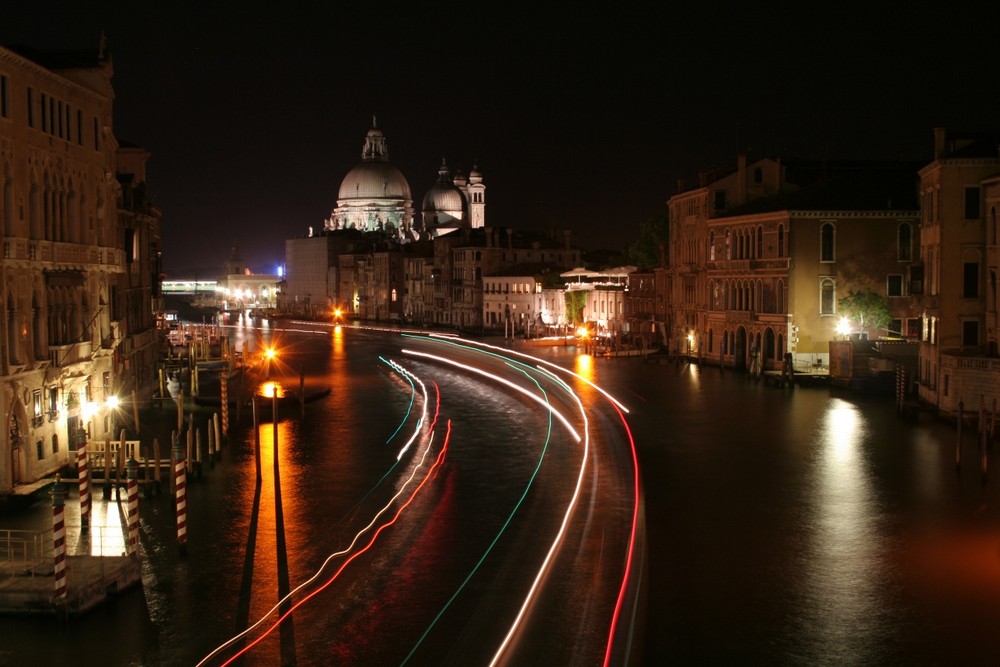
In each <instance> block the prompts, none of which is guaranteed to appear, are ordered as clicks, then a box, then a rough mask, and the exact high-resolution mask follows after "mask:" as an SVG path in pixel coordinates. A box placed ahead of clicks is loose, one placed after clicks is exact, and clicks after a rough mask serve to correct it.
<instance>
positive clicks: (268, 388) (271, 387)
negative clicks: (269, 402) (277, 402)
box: [260, 381, 285, 398]
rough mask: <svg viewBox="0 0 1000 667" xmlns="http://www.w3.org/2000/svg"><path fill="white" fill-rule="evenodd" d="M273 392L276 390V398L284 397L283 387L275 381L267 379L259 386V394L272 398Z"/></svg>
mask: <svg viewBox="0 0 1000 667" xmlns="http://www.w3.org/2000/svg"><path fill="white" fill-rule="evenodd" d="M275 392H277V396H278V398H284V396H285V388H284V387H282V386H281V385H280V384H278V383H277V382H272V381H268V382H265V383H264V384H262V385H261V386H260V395H261V396H266V397H268V398H274V396H275Z"/></svg>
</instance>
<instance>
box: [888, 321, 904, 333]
mask: <svg viewBox="0 0 1000 667" xmlns="http://www.w3.org/2000/svg"><path fill="white" fill-rule="evenodd" d="M888 334H889V335H890V336H893V337H900V336H902V335H903V320H898V319H897V320H889V331H888Z"/></svg>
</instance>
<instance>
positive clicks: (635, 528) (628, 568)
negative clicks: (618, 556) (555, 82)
mask: <svg viewBox="0 0 1000 667" xmlns="http://www.w3.org/2000/svg"><path fill="white" fill-rule="evenodd" d="M618 416H619V417H620V418H621V420H622V426H623V427H624V428H625V433H626V434H627V435H628V443H629V449H630V450H631V452H632V471H633V477H632V488H633V491H634V494H633V497H634V500H633V503H632V530H631V532H630V534H629V539H628V550H627V552H626V556H625V574H624V576H623V577H622V585H621V588H619V589H618V599H617V600H616V601H615V611H614V613H613V614H612V615H611V628H610V629H609V630H608V644H607V648H606V649H605V651H604V667H608V665H610V664H611V650H612V648H613V647H614V640H615V632H616V631H617V629H618V622H619V621H620V620H621V615H622V609H623V607H624V605H625V594H626V592H627V590H628V582H629V580H630V579H631V575H632V562H633V561H634V560H635V540H636V536H637V534H638V532H639V510H640V506H639V503H640V502H641V493H642V478H641V477H640V475H639V454H638V452H637V451H636V448H635V439H634V438H633V437H632V429H630V428H629V426H628V421H627V420H626V419H625V415H624V414H622V412H621V410H619V411H618ZM629 649H631V642H629ZM626 652H627V653H630V652H631V651H630V650H627V651H626ZM624 664H628V660H625V662H624Z"/></svg>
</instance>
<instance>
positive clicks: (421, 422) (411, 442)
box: [379, 357, 427, 461]
mask: <svg viewBox="0 0 1000 667" xmlns="http://www.w3.org/2000/svg"><path fill="white" fill-rule="evenodd" d="M379 359H380V360H381V361H384V362H385V363H387V364H389V365H390V366H392V367H393V368H395V369H396V370H397V371H399V372H400V373H401V374H403V375H405V376H406V377H407V378H410V377H412V378H413V379H414V380H416V381H417V382H418V383H419V384H420V389H421V391H422V392H423V395H424V409H423V412H422V413H421V415H420V420H419V421H418V422H417V428H416V430H415V431H414V432H413V435H412V436H410V439H409V440H407V441H406V444H405V445H403V448H402V449H401V450H399V453H398V454H396V460H397V461H398V460H400V459H401V458H403V454H405V453H406V452H407V450H408V449H409V448H410V445H412V444H413V441H414V440H416V439H417V436H418V435H420V426H421V425H422V424H423V423H424V419H425V418H426V417H427V387H426V386H424V382H423V380H421V379H420V378H419V377H417V376H416V375H413V374H411V373H410V372H409V371H407V370H406V369H405V368H403V367H402V366H400V365H399V364H397V363H396V362H395V361H387V360H386V359H383V358H382V357H379Z"/></svg>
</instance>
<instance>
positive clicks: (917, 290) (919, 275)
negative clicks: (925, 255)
mask: <svg viewBox="0 0 1000 667" xmlns="http://www.w3.org/2000/svg"><path fill="white" fill-rule="evenodd" d="M923 293H924V267H922V266H911V267H910V294H923Z"/></svg>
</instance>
